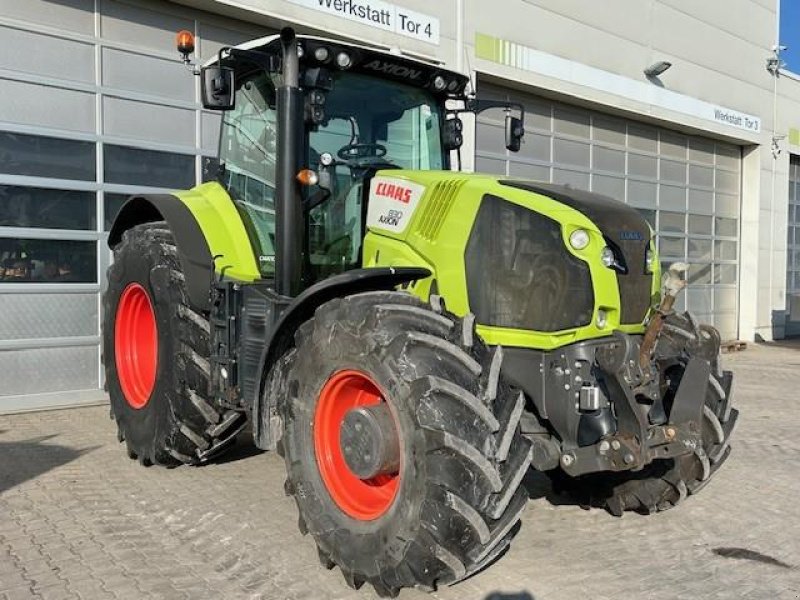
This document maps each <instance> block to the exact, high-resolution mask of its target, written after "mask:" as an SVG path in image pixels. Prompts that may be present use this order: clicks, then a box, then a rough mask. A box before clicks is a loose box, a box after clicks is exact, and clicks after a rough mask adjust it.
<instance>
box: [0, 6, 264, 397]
mask: <svg viewBox="0 0 800 600" xmlns="http://www.w3.org/2000/svg"><path fill="white" fill-rule="evenodd" d="M0 15H2V19H1V20H2V23H0V98H2V101H0V315H2V319H0V373H2V374H3V376H2V385H0V412H2V411H4V410H16V409H18V408H32V407H35V406H50V405H53V404H54V403H55V404H62V403H65V402H71V401H72V400H71V399H70V398H73V399H74V398H81V399H82V398H84V397H88V396H87V395H86V394H84V393H83V392H82V391H85V390H98V389H100V388H101V387H102V385H103V382H102V374H101V369H100V348H99V342H100V335H99V334H100V320H101V315H100V302H99V292H100V290H101V289H102V288H103V286H104V281H103V273H104V272H105V268H106V267H107V265H108V262H109V259H110V256H109V253H108V251H107V249H106V245H105V239H106V233H105V232H106V231H107V230H108V228H109V227H110V224H111V221H112V219H113V217H114V215H115V214H116V211H117V210H118V209H119V207H120V205H121V204H122V202H123V201H124V200H125V199H126V198H127V197H128V195H130V194H132V193H139V192H150V191H156V192H158V191H164V190H168V189H174V188H185V187H190V186H192V185H194V183H195V182H196V181H197V180H198V179H199V177H200V173H201V165H202V164H203V161H204V160H206V159H207V157H213V156H215V155H216V153H217V142H216V139H217V135H218V134H217V132H218V128H219V118H220V117H219V115H218V114H216V113H212V112H209V111H205V110H202V109H201V107H200V106H199V104H198V103H197V98H196V90H195V81H194V78H193V77H192V76H191V74H190V73H189V72H188V71H187V69H186V67H185V66H184V65H183V63H182V62H181V60H180V58H179V57H178V55H177V53H176V52H175V48H174V39H175V31H177V30H179V29H189V30H190V31H195V32H197V48H198V52H197V54H198V58H199V59H205V58H209V57H212V56H214V55H216V53H217V52H218V50H219V49H220V47H222V46H223V45H228V44H231V43H238V42H240V41H243V40H245V39H249V38H252V37H256V36H258V35H263V34H264V32H263V30H262V29H261V28H257V27H255V26H251V25H249V24H247V23H240V22H237V21H231V20H227V19H223V18H219V17H216V16H214V15H211V14H208V13H203V12H199V11H195V10H190V9H186V8H182V7H180V6H178V5H177V4H172V3H169V2H165V1H155V0H59V1H58V2H31V1H24V2H20V1H19V0H0ZM73 391H80V392H76V393H74V394H71V393H70V392H73Z"/></svg>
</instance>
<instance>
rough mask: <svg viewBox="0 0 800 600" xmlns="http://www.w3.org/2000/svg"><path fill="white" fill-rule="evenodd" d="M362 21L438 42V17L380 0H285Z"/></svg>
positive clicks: (432, 42)
mask: <svg viewBox="0 0 800 600" xmlns="http://www.w3.org/2000/svg"><path fill="white" fill-rule="evenodd" d="M289 2H291V3H292V4H297V5H299V6H304V7H305V8H310V9H312V10H318V11H320V12H324V13H327V14H329V15H334V16H337V17H341V18H343V19H348V20H350V21H356V22H358V23H361V24H362V25H368V26H369V27H376V28H378V29H383V30H385V31H392V32H394V33H397V34H400V35H404V36H406V37H411V38H414V39H417V40H422V41H423V42H428V43H429V44H436V45H438V44H439V19H437V18H435V17H431V16H430V15H424V14H422V13H418V12H416V11H413V10H409V9H407V8H403V7H402V6H397V5H396V4H392V3H390V2H384V1H383V0H289Z"/></svg>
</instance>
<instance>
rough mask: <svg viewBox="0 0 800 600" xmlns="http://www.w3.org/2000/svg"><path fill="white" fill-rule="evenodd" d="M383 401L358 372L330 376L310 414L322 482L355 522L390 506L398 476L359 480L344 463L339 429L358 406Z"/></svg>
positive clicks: (375, 386)
mask: <svg viewBox="0 0 800 600" xmlns="http://www.w3.org/2000/svg"><path fill="white" fill-rule="evenodd" d="M381 402H385V400H384V398H383V394H382V392H381V391H380V388H378V386H377V385H376V384H375V382H374V381H372V379H371V378H370V377H369V376H367V375H366V374H364V373H362V372H361V371H354V370H347V371H338V372H337V373H334V374H333V375H332V376H331V377H330V379H328V381H327V382H326V383H325V385H324V386H323V387H322V391H321V392H320V394H319V401H318V402H317V408H316V411H315V413H314V450H315V451H316V456H317V465H318V467H319V472H320V475H321V476H322V481H323V482H324V483H325V487H326V488H327V489H328V493H329V494H330V495H331V498H332V499H333V501H334V502H335V503H336V504H337V505H338V506H339V508H341V509H342V511H343V512H344V513H345V514H347V515H348V516H350V517H352V518H353V519H357V520H359V521H372V520H374V519H377V518H378V517H380V516H381V515H383V514H384V513H385V512H386V511H387V510H389V507H391V505H392V503H393V502H394V499H395V497H396V496H397V490H398V488H399V484H400V474H399V473H395V474H393V475H379V476H377V477H373V478H372V479H366V480H363V479H359V478H358V476H356V475H355V474H354V473H353V472H352V471H351V470H350V468H349V467H348V466H347V463H346V462H345V459H344V455H343V454H342V450H341V446H340V443H339V430H340V429H341V426H342V422H343V421H344V417H345V414H347V412H348V411H349V410H350V409H352V408H356V407H358V406H373V405H375V404H380V403H381Z"/></svg>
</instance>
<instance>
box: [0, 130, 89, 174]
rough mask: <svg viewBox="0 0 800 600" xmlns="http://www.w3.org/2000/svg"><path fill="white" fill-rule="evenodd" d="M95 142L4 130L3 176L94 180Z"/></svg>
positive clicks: (0, 148) (0, 147) (0, 145)
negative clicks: (6, 174)
mask: <svg viewBox="0 0 800 600" xmlns="http://www.w3.org/2000/svg"><path fill="white" fill-rule="evenodd" d="M95 163H96V160H95V145H94V142H81V141H76V140H64V139H61V138H53V137H43V136H39V135H25V134H21V133H12V132H9V131H0V173H8V174H10V175H28V176H32V177H53V178H55V179H78V180H81V181H94V180H95V177H96V170H95Z"/></svg>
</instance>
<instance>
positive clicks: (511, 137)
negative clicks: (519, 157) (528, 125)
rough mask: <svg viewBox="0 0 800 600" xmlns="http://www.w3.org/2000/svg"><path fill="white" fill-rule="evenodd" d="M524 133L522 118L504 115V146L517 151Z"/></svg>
mask: <svg viewBox="0 0 800 600" xmlns="http://www.w3.org/2000/svg"><path fill="white" fill-rule="evenodd" d="M524 135H525V127H524V126H523V125H522V119H518V118H517V117H513V116H511V115H509V114H507V115H506V148H507V149H508V150H510V151H511V152H519V149H520V146H521V145H522V136H524Z"/></svg>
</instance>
